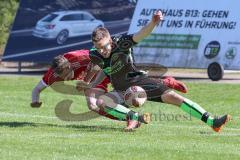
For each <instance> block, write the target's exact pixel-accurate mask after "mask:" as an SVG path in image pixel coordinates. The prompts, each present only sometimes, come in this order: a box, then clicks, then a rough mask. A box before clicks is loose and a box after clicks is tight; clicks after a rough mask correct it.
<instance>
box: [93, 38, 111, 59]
mask: <svg viewBox="0 0 240 160" xmlns="http://www.w3.org/2000/svg"><path fill="white" fill-rule="evenodd" d="M94 46H95V48H96V49H97V51H98V52H99V53H100V54H101V55H102V56H103V57H104V58H108V57H110V55H111V51H112V39H111V37H105V38H103V39H101V40H100V41H98V42H94Z"/></svg>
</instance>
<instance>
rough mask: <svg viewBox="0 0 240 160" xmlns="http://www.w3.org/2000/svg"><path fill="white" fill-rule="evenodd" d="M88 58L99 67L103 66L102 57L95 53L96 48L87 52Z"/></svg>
mask: <svg viewBox="0 0 240 160" xmlns="http://www.w3.org/2000/svg"><path fill="white" fill-rule="evenodd" d="M89 58H90V60H91V62H92V64H94V65H98V66H99V67H100V68H101V69H103V67H104V61H103V59H102V57H101V56H100V55H99V54H98V53H97V51H96V50H91V51H90V54H89Z"/></svg>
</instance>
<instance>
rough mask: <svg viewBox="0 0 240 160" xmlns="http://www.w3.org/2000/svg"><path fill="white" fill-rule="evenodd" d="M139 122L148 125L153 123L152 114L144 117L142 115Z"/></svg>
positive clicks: (145, 114)
mask: <svg viewBox="0 0 240 160" xmlns="http://www.w3.org/2000/svg"><path fill="white" fill-rule="evenodd" d="M138 121H139V122H141V123H145V124H148V123H150V121H151V114H150V113H144V114H143V115H140V116H139V118H138Z"/></svg>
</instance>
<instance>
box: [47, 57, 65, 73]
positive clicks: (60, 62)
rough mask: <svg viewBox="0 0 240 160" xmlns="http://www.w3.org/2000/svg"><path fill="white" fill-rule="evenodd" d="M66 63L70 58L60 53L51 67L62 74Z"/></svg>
mask: <svg viewBox="0 0 240 160" xmlns="http://www.w3.org/2000/svg"><path fill="white" fill-rule="evenodd" d="M66 63H68V60H67V59H66V58H65V57H64V56H63V55H59V56H56V57H54V59H53V61H52V65H51V67H52V69H53V70H54V71H55V72H56V73H58V74H61V73H62V71H63V69H64V66H66V65H65V64H66Z"/></svg>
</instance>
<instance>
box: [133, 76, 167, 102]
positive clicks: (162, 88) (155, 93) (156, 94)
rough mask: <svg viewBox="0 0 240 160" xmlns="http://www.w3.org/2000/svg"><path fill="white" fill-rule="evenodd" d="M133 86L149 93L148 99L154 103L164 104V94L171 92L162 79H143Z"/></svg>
mask: <svg viewBox="0 0 240 160" xmlns="http://www.w3.org/2000/svg"><path fill="white" fill-rule="evenodd" d="M132 85H135V86H141V87H142V88H143V89H144V90H145V91H146V93H147V99H148V100H149V101H154V102H162V98H161V96H162V94H163V93H164V92H166V91H168V90H169V87H167V86H166V85H164V84H163V81H162V80H161V79H151V78H149V77H146V78H143V79H141V80H139V81H137V82H134V83H133V84H132Z"/></svg>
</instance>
